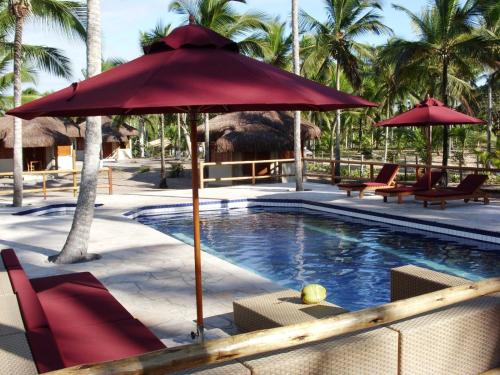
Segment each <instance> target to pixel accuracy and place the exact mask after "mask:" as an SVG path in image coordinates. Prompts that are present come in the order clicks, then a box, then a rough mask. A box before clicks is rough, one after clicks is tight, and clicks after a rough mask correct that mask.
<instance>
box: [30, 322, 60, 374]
mask: <svg viewBox="0 0 500 375" xmlns="http://www.w3.org/2000/svg"><path fill="white" fill-rule="evenodd" d="M26 337H27V338H28V343H29V345H30V348H31V354H33V359H34V360H35V364H36V368H37V369H38V372H39V373H44V372H49V371H55V370H59V369H61V368H64V364H63V361H62V358H61V355H60V354H59V350H58V348H57V345H56V342H55V340H54V336H53V335H52V332H51V331H50V329H49V328H37V329H35V330H32V331H28V332H26Z"/></svg>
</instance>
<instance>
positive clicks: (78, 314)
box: [40, 289, 133, 337]
mask: <svg viewBox="0 0 500 375" xmlns="http://www.w3.org/2000/svg"><path fill="white" fill-rule="evenodd" d="M40 302H41V304H42V307H43V309H44V311H45V314H46V316H47V319H48V321H49V325H50V328H51V329H52V332H53V333H54V335H55V336H56V337H57V335H58V334H59V331H60V330H61V329H64V327H65V326H67V325H78V326H81V325H89V324H99V323H106V322H115V321H119V320H127V319H132V318H133V317H132V315H130V313H129V312H128V311H127V310H125V308H124V307H123V306H122V305H121V304H120V303H119V302H118V301H117V300H116V299H115V298H114V297H113V296H112V295H111V294H110V293H109V292H108V291H106V290H102V289H89V292H88V293H87V294H80V295H78V296H76V297H69V298H58V297H54V296H53V295H41V296H40Z"/></svg>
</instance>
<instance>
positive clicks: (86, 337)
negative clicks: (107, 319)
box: [55, 319, 165, 367]
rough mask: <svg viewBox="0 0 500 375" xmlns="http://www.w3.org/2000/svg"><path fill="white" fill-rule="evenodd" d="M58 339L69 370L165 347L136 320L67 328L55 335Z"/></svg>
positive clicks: (68, 326) (69, 326) (64, 327)
mask: <svg viewBox="0 0 500 375" xmlns="http://www.w3.org/2000/svg"><path fill="white" fill-rule="evenodd" d="M55 340H56V342H57V346H58V348H59V352H60V353H61V356H62V359H63V362H64V365H65V366H66V367H70V366H75V365H80V364H84V363H92V362H102V361H110V360H115V359H122V358H125V357H130V356H134V355H138V354H142V353H147V352H151V351H155V350H159V349H164V348H165V346H164V345H163V344H162V342H161V341H160V340H159V339H158V338H157V337H156V336H155V335H153V334H152V333H151V331H149V329H148V328H146V327H145V326H144V325H143V324H142V323H141V322H139V321H138V320H135V319H132V320H127V321H120V322H114V323H106V324H99V325H87V326H74V325H65V326H63V327H61V330H60V331H59V332H58V334H57V335H55Z"/></svg>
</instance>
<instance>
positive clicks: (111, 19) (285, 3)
mask: <svg viewBox="0 0 500 375" xmlns="http://www.w3.org/2000/svg"><path fill="white" fill-rule="evenodd" d="M170 2H171V1H170V0H102V1H101V8H102V16H101V17H102V19H101V22H102V40H103V58H122V59H125V60H132V59H134V58H136V57H138V56H140V55H141V54H142V51H141V49H140V47H139V33H140V31H147V30H151V29H152V28H154V26H155V25H156V24H157V22H158V21H160V20H161V21H162V22H163V23H165V24H168V23H172V24H173V25H178V24H179V23H180V21H181V20H180V17H179V15H176V14H173V13H172V12H169V11H168V5H169V4H170ZM392 3H395V4H399V5H403V6H405V7H407V8H408V9H410V10H412V11H413V12H418V11H419V10H421V9H422V8H423V7H425V6H426V4H427V0H393V1H391V0H384V1H383V12H382V16H383V18H384V23H385V24H386V25H388V26H389V27H390V28H392V29H393V31H394V33H395V35H396V36H399V37H404V38H407V39H414V38H415V34H414V32H413V30H412V27H411V24H410V21H409V19H408V17H407V16H406V15H405V14H404V13H402V12H400V11H396V10H395V9H393V8H392V6H391V4H392ZM290 4H291V1H290V0H247V4H246V5H244V4H242V5H238V7H239V8H240V9H241V10H242V11H246V10H259V11H264V12H266V13H267V14H270V15H272V16H279V17H280V18H281V19H283V20H285V19H286V20H289V19H290V11H291V9H290V8H291V5H290ZM299 6H300V8H301V9H304V10H305V11H306V12H308V13H309V14H311V15H312V16H314V17H316V18H317V19H324V17H325V14H324V0H299ZM386 38H387V37H377V36H369V37H366V38H365V39H364V40H361V41H363V42H366V43H370V44H380V43H383V42H384V40H385V39H386ZM24 43H26V44H36V45H45V46H49V47H57V48H59V49H61V50H62V51H63V52H64V54H65V55H66V56H67V57H69V58H70V59H71V63H72V65H73V77H72V78H71V79H70V80H66V79H61V78H57V77H54V76H51V75H49V74H46V73H42V72H40V73H39V74H38V77H39V78H38V82H37V84H36V89H37V90H38V91H39V92H47V91H55V90H58V89H61V88H64V87H66V86H68V85H69V84H71V82H74V81H78V80H81V79H82V78H83V75H82V73H81V72H82V69H84V68H85V64H86V61H85V44H84V42H83V41H79V40H76V39H68V37H66V36H64V35H62V34H61V33H60V32H58V31H57V30H54V29H48V28H47V27H46V26H44V25H40V24H36V23H31V22H29V23H28V24H27V25H26V29H25V33H24ZM29 86H33V85H26V87H29Z"/></svg>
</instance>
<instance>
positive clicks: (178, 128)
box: [176, 113, 182, 158]
mask: <svg viewBox="0 0 500 375" xmlns="http://www.w3.org/2000/svg"><path fill="white" fill-rule="evenodd" d="M181 144H182V140H181V114H180V113H178V114H177V155H176V157H179V158H180V155H181Z"/></svg>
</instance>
